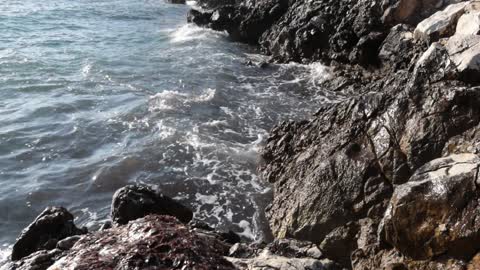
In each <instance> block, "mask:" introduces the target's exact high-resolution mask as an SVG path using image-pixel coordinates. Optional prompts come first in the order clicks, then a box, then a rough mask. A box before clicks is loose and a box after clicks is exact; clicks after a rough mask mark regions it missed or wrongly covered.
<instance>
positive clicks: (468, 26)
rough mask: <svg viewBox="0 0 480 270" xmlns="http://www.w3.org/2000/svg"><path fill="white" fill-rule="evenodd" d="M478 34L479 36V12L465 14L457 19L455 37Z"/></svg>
mask: <svg viewBox="0 0 480 270" xmlns="http://www.w3.org/2000/svg"><path fill="white" fill-rule="evenodd" d="M478 34H480V12H478V11H476V12H472V13H467V14H464V15H463V16H462V17H460V19H458V23H457V29H456V31H455V35H478Z"/></svg>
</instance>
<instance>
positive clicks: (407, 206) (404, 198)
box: [383, 154, 480, 259]
mask: <svg viewBox="0 0 480 270" xmlns="http://www.w3.org/2000/svg"><path fill="white" fill-rule="evenodd" d="M479 168H480V158H479V157H478V156H477V155H474V154H462V155H452V156H449V157H446V158H440V159H436V160H433V161H431V162H429V163H427V164H425V165H424V166H423V167H421V168H420V169H418V170H417V171H416V172H415V174H414V175H413V176H412V177H411V179H410V180H409V181H408V182H407V183H405V184H403V185H400V186H398V187H396V188H395V192H394V194H393V196H392V199H391V201H390V204H389V207H388V209H387V211H386V213H385V217H384V220H383V223H384V224H383V226H384V227H383V230H384V234H385V240H386V241H387V242H388V243H390V244H392V245H393V246H394V247H395V248H397V249H398V250H399V251H400V252H402V254H405V255H407V256H410V257H412V258H415V259H431V258H433V257H436V256H438V255H441V254H443V255H449V256H452V257H456V258H470V257H471V256H473V255H474V254H475V253H476V252H477V251H478V250H479V249H480V221H478V219H477V216H478V215H479V214H480V208H479V203H480V193H479V190H478V188H477V185H478V184H480V181H479V180H478V179H477V177H478V170H479Z"/></svg>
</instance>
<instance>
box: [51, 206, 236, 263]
mask: <svg viewBox="0 0 480 270" xmlns="http://www.w3.org/2000/svg"><path fill="white" fill-rule="evenodd" d="M228 249H229V246H227V245H225V244H224V243H222V242H221V241H218V240H217V239H215V238H213V237H209V236H204V235H200V234H197V233H195V232H193V231H191V230H190V229H189V228H188V227H187V226H186V225H184V224H182V223H180V222H179V221H178V220H177V219H176V218H174V217H171V216H157V215H150V216H146V217H144V218H141V219H136V220H134V221H131V222H129V223H128V225H124V226H118V227H115V228H112V229H108V230H103V231H99V232H96V233H93V234H89V235H86V236H84V237H82V239H80V240H79V241H78V242H77V243H76V244H75V245H74V246H73V248H71V249H70V251H69V252H68V254H67V255H66V256H65V257H63V258H61V259H60V260H58V261H57V262H56V263H55V264H54V265H53V266H52V268H53V269H71V268H72V269H73V267H74V268H75V269H77V270H82V269H98V270H102V269H105V270H107V269H165V270H167V269H199V270H203V269H205V270H207V269H222V270H227V269H232V270H233V269H235V268H234V267H233V265H232V264H231V263H229V262H228V261H227V260H225V259H224V258H223V255H224V254H227V253H228Z"/></svg>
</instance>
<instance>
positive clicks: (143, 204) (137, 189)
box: [111, 185, 193, 224]
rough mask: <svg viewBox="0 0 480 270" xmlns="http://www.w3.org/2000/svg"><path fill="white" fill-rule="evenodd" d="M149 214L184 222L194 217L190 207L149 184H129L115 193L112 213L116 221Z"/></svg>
mask: <svg viewBox="0 0 480 270" xmlns="http://www.w3.org/2000/svg"><path fill="white" fill-rule="evenodd" d="M149 214H158V215H168V216H173V217H176V218H178V220H180V221H181V222H183V223H188V222H189V221H190V220H191V219H192V217H193V213H192V211H191V210H190V209H188V208H187V207H185V206H183V205H182V204H180V203H178V202H176V201H175V200H173V199H171V198H170V197H167V196H165V195H163V194H161V193H160V192H159V191H158V190H154V189H152V188H151V187H149V186H147V185H129V186H126V187H123V188H121V189H119V190H117V192H115V195H113V200H112V209H111V215H112V220H113V222H114V223H117V224H127V223H128V222H129V221H131V220H135V219H138V218H142V217H145V216H147V215H149Z"/></svg>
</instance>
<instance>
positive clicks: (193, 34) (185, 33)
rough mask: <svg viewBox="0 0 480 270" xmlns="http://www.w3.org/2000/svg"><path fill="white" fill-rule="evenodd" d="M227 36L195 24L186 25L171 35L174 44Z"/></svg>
mask: <svg viewBox="0 0 480 270" xmlns="http://www.w3.org/2000/svg"><path fill="white" fill-rule="evenodd" d="M223 37H226V34H225V33H223V32H218V31H213V30H211V29H207V28H202V27H199V26H196V25H194V24H185V25H183V26H181V27H180V28H178V29H177V30H175V31H173V32H172V33H171V34H170V41H171V42H173V43H184V42H187V41H192V40H209V39H210V40H211V39H214V38H223Z"/></svg>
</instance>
